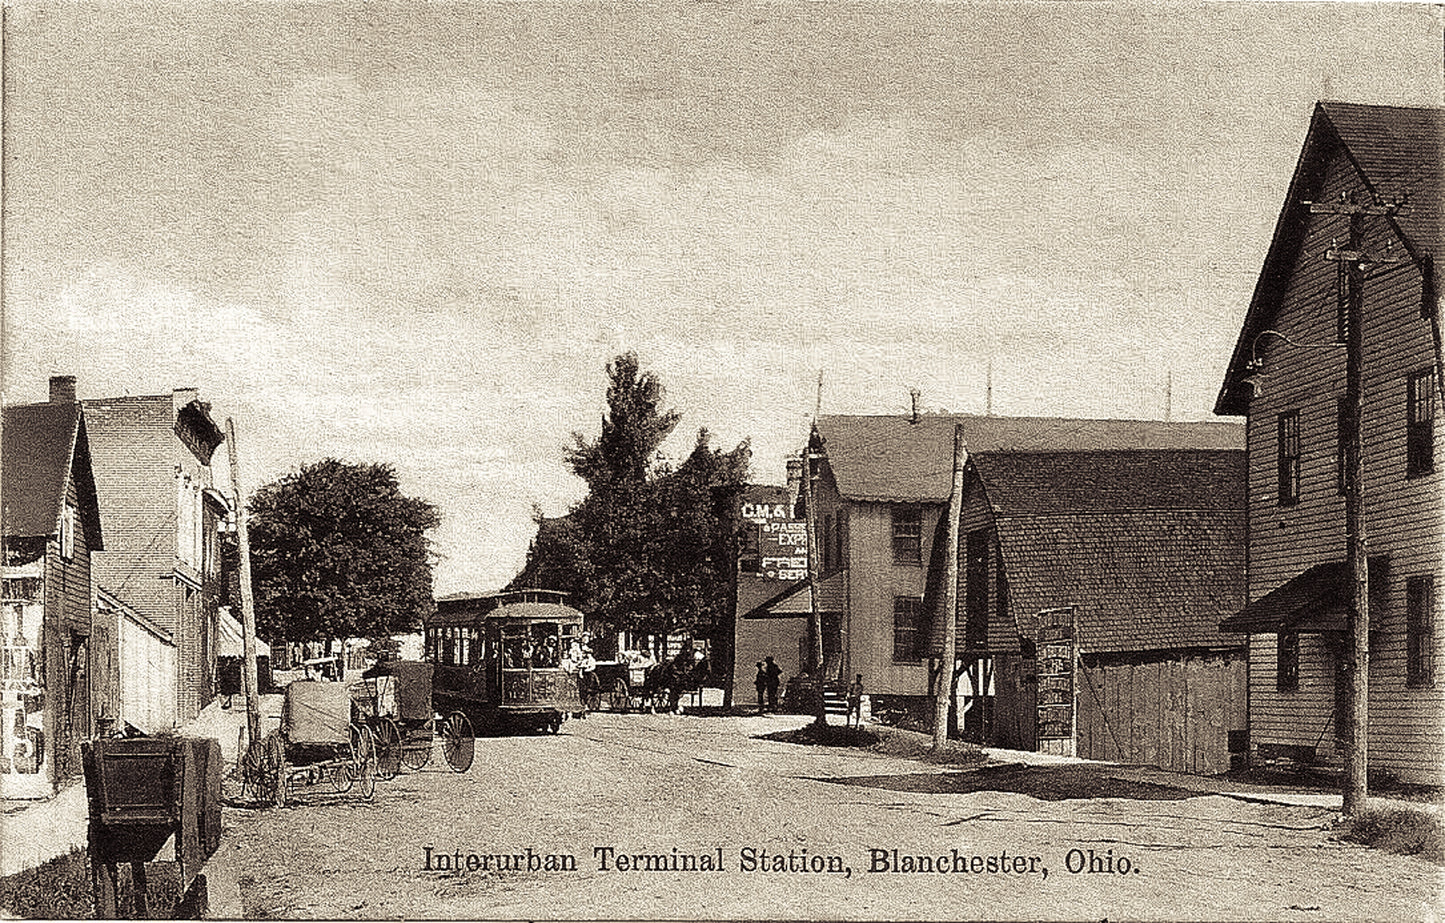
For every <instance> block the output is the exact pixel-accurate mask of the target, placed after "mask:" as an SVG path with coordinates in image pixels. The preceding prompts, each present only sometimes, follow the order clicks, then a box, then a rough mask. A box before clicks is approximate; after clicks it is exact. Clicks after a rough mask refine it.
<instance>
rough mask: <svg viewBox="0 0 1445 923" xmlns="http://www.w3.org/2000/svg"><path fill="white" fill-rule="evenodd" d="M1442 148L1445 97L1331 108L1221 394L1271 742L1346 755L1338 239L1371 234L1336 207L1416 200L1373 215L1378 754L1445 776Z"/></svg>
mask: <svg viewBox="0 0 1445 923" xmlns="http://www.w3.org/2000/svg"><path fill="white" fill-rule="evenodd" d="M1442 161H1445V110H1441V109H1438V108H1399V107H1389V106H1364V105H1356V104H1351V103H1340V102H1321V103H1319V104H1318V105H1317V106H1316V107H1315V110H1314V113H1313V116H1312V118H1311V119H1310V125H1309V130H1308V133H1307V134H1306V136H1305V141H1304V148H1303V150H1302V152H1301V153H1300V157H1299V162H1298V165H1297V166H1296V167H1295V172H1294V176H1293V178H1292V180H1291V181H1290V185H1289V189H1288V191H1287V192H1286V194H1285V200H1284V206H1283V208H1282V210H1281V212H1280V216H1279V220H1278V223H1277V224H1276V226H1275V232H1274V238H1273V240H1272V242H1271V244H1270V247H1269V251H1268V253H1266V255H1265V258H1264V265H1263V268H1262V270H1261V272H1260V275H1259V280H1258V282H1257V284H1256V286H1255V291H1254V296H1253V299H1252V301H1251V302H1250V305H1249V309H1248V312H1247V313H1246V315H1245V319H1244V326H1243V329H1242V330H1241V331H1240V335H1239V340H1238V342H1237V343H1236V345H1235V348H1234V353H1233V356H1232V358H1231V359H1230V363H1229V369H1228V372H1227V374H1226V377H1225V380H1224V385H1223V387H1222V388H1221V390H1220V393H1219V399H1218V402H1217V403H1216V405H1215V412H1216V413H1218V414H1221V415H1225V416H1240V417H1244V418H1245V419H1246V421H1247V424H1246V425H1247V429H1248V434H1249V459H1250V463H1249V489H1248V493H1249V604H1248V605H1247V606H1246V607H1244V608H1243V609H1242V610H1241V611H1240V612H1239V613H1237V614H1236V615H1234V616H1232V617H1231V618H1229V619H1227V620H1226V621H1225V622H1224V626H1223V627H1224V628H1226V629H1228V630H1232V631H1236V632H1239V633H1241V634H1242V635H1247V636H1248V639H1249V724H1250V744H1251V747H1252V753H1253V755H1254V756H1255V757H1257V758H1269V757H1271V756H1279V757H1288V758H1292V759H1295V760H1304V761H1319V762H1322V763H1332V762H1338V761H1339V760H1340V759H1342V756H1343V753H1342V747H1341V745H1340V743H1339V742H1338V741H1337V739H1336V738H1337V734H1339V733H1340V724H1341V722H1340V720H1339V719H1340V716H1341V715H1342V713H1343V710H1344V706H1345V703H1346V697H1347V695H1348V684H1347V682H1345V681H1344V671H1343V670H1342V669H1340V664H1341V659H1342V656H1343V655H1344V654H1345V645H1346V643H1347V641H1346V639H1347V626H1348V620H1349V611H1350V605H1351V603H1350V593H1349V591H1348V589H1347V586H1346V584H1347V574H1346V563H1345V562H1346V546H1345V491H1346V486H1347V485H1346V481H1345V464H1344V446H1345V444H1346V439H1347V438H1348V434H1349V433H1350V432H1351V429H1350V428H1349V427H1348V425H1347V424H1348V418H1347V417H1346V416H1345V413H1344V410H1345V408H1344V397H1345V389H1346V377H1345V373H1346V353H1345V350H1344V349H1343V348H1342V346H1341V345H1340V344H1342V343H1344V342H1345V339H1346V336H1345V335H1346V333H1347V330H1346V324H1347V311H1346V307H1345V305H1346V295H1345V292H1346V291H1347V279H1346V273H1347V269H1346V268H1345V267H1344V265H1343V264H1342V263H1341V262H1340V261H1338V260H1337V259H1331V258H1330V257H1331V256H1338V251H1339V250H1340V249H1353V241H1352V240H1351V236H1352V235H1351V230H1350V219H1349V218H1348V217H1343V216H1341V215H1338V214H1333V213H1331V212H1332V211H1338V209H1326V208H1322V207H1320V206H1322V205H1325V204H1328V203H1341V202H1346V203H1347V202H1350V201H1351V200H1353V201H1354V202H1356V203H1359V204H1364V205H1373V206H1376V207H1375V208H1374V209H1373V210H1374V211H1381V210H1382V209H1380V208H1379V207H1378V206H1379V204H1380V203H1394V202H1403V207H1402V208H1400V209H1399V211H1398V212H1397V213H1396V214H1394V215H1383V214H1372V215H1365V216H1363V217H1362V219H1361V221H1362V227H1361V229H1360V230H1361V237H1362V239H1361V240H1360V243H1361V244H1362V246H1361V247H1360V249H1361V250H1362V251H1363V262H1364V265H1365V271H1364V281H1363V286H1362V295H1361V298H1362V305H1363V324H1362V325H1361V330H1360V336H1361V339H1362V341H1363V350H1362V353H1361V362H1360V369H1361V375H1360V388H1361V392H1362V395H1363V396H1362V408H1363V413H1362V420H1361V426H1360V430H1359V432H1360V438H1361V443H1362V447H1363V451H1362V460H1363V467H1364V481H1363V484H1362V494H1361V496H1362V508H1363V520H1364V533H1365V537H1366V542H1367V556H1366V560H1367V563H1368V567H1367V571H1368V594H1367V597H1368V598H1367V602H1368V611H1369V638H1368V640H1369V657H1368V660H1367V675H1368V688H1369V715H1368V748H1369V762H1370V767H1371V769H1373V770H1384V771H1385V772H1387V773H1390V774H1392V775H1394V776H1396V777H1397V778H1399V779H1401V780H1405V781H1410V782H1420V783H1428V784H1435V785H1438V784H1440V783H1441V781H1442V776H1445V675H1442V668H1445V660H1442V649H1445V648H1442V643H1441V630H1440V624H1441V622H1440V617H1441V606H1442V598H1441V597H1442V586H1441V575H1442V570H1445V509H1442V505H1441V501H1442V495H1441V474H1440V472H1441V468H1442V466H1445V452H1442V439H1445V432H1442V428H1441V427H1438V426H1436V423H1435V419H1436V415H1437V413H1438V408H1439V406H1440V395H1441V385H1442V366H1441V336H1440V321H1439V318H1440V292H1441V279H1440V273H1441V268H1440V264H1439V262H1438V261H1439V259H1440V255H1441V249H1442V244H1445V231H1442V228H1445V214H1442V212H1445V162H1442ZM1311 203H1316V207H1315V208H1313V209H1312V208H1311ZM1332 251H1334V252H1333V253H1332Z"/></svg>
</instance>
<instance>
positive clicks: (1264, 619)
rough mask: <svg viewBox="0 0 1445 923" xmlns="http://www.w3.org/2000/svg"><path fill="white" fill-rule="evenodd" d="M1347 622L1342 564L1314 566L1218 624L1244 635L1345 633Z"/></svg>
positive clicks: (1345, 574)
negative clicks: (1305, 632)
mask: <svg viewBox="0 0 1445 923" xmlns="http://www.w3.org/2000/svg"><path fill="white" fill-rule="evenodd" d="M1348 621H1349V572H1348V570H1347V569H1346V567H1345V562H1343V561H1330V562H1328V563H1326V564H1316V565H1315V566H1314V567H1311V568H1310V569H1309V570H1306V571H1304V572H1303V573H1300V574H1296V575H1295V576H1294V577H1291V578H1290V579H1289V580H1286V581H1285V582H1284V583H1283V584H1281V585H1280V586H1277V587H1275V588H1274V589H1273V590H1270V591H1269V592H1268V593H1266V594H1264V595H1263V596H1261V597H1260V598H1259V599H1256V600H1255V601H1254V602H1252V603H1250V604H1249V605H1247V606H1245V607H1244V608H1243V609H1241V610H1239V611H1238V612H1236V613H1235V614H1234V615H1231V616H1230V617H1229V618H1227V619H1225V620H1224V621H1222V622H1220V623H1219V630H1220V631H1232V632H1239V633H1243V634H1256V633H1268V634H1276V633H1278V632H1281V631H1344V630H1345V626H1346V624H1347V623H1348Z"/></svg>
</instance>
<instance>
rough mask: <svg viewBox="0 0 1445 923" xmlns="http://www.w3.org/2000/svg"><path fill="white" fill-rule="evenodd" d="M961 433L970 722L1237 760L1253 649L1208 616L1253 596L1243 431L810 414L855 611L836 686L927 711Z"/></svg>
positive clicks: (821, 490) (1061, 748)
mask: <svg viewBox="0 0 1445 923" xmlns="http://www.w3.org/2000/svg"><path fill="white" fill-rule="evenodd" d="M956 425H961V426H962V429H963V436H964V447H965V450H966V462H965V469H964V493H963V497H962V502H961V507H960V521H959V546H958V592H957V600H958V613H957V623H956V627H957V632H956V636H957V642H956V643H957V647H956V652H957V654H956V656H957V659H956V661H955V664H954V669H955V670H956V671H958V672H959V673H961V675H960V677H959V682H960V690H961V693H962V694H961V696H960V698H961V700H962V701H961V702H960V704H959V708H958V711H960V712H962V714H961V715H960V716H959V724H960V726H961V728H962V731H963V736H965V737H969V738H971V739H974V740H978V741H981V742H986V743H992V744H995V745H999V746H1008V747H1014V748H1020V749H1029V750H1032V749H1041V750H1046V751H1052V752H1058V753H1064V754H1077V755H1080V756H1088V757H1093V758H1100V759H1117V760H1125V761H1131V762H1149V763H1155V764H1158V765H1162V766H1168V767H1170V768H1177V769H1187V770H1191V771H1216V770H1222V769H1225V768H1228V764H1229V750H1230V748H1229V742H1230V739H1229V732H1230V731H1236V732H1239V731H1242V730H1243V729H1244V723H1245V702H1244V661H1243V657H1242V655H1241V650H1240V649H1241V648H1242V645H1241V644H1240V642H1239V640H1238V639H1237V638H1233V637H1231V636H1229V635H1227V634H1222V633H1221V632H1220V631H1219V628H1218V622H1219V619H1220V618H1222V617H1223V616H1224V615H1226V614H1227V613H1229V612H1231V611H1233V610H1234V608H1235V607H1236V606H1238V605H1239V604H1241V603H1242V601H1243V579H1244V560H1243V551H1244V535H1243V531H1244V530H1243V525H1244V502H1243V476H1244V467H1245V459H1244V433H1243V428H1242V427H1239V426H1235V425H1221V424H1218V423H1166V422H1160V421H1133V420H1068V419H1054V418H1029V417H993V416H973V415H934V414H926V415H922V416H917V415H915V416H914V417H913V418H912V419H910V418H907V417H887V416H831V417H822V418H820V419H819V420H818V422H817V424H816V425H815V427H814V431H813V435H812V442H811V451H812V453H813V454H814V456H815V457H817V459H818V462H817V467H816V472H815V476H816V479H815V483H816V490H815V492H814V493H815V496H816V497H817V500H816V503H817V507H818V509H817V511H816V516H817V522H819V523H820V524H821V525H820V528H819V533H820V540H819V547H820V555H821V557H822V558H823V560H824V561H825V562H827V563H825V566H824V570H825V571H836V573H837V574H838V579H840V582H841V584H842V587H841V589H840V590H839V591H837V592H835V594H834V595H835V596H836V597H837V598H840V599H841V600H842V601H843V610H844V611H843V614H842V618H841V619H840V621H839V626H840V634H841V637H840V638H839V639H838V641H837V642H835V645H834V646H836V647H837V648H839V649H840V650H841V651H842V658H841V663H840V664H839V665H838V668H837V669H836V670H835V671H834V673H833V674H830V675H829V676H828V678H829V679H830V680H834V681H837V680H839V679H841V677H843V676H851V675H853V674H855V673H862V674H864V676H865V684H866V686H867V688H868V689H869V690H870V692H871V694H872V699H873V705H874V712H875V714H884V715H886V714H889V713H894V714H905V715H911V716H912V718H913V719H914V720H915V721H919V722H920V723H925V722H927V721H929V720H930V716H931V714H932V708H933V706H932V702H931V698H930V697H931V696H932V695H933V690H934V689H935V688H936V686H935V683H936V682H937V681H938V675H939V673H940V672H941V671H939V670H938V659H939V653H940V650H941V648H940V644H941V631H942V626H943V622H942V620H941V617H940V613H941V596H942V595H943V594H942V589H943V586H944V584H943V581H944V575H945V573H946V563H947V562H946V557H947V555H946V549H945V542H946V535H947V525H948V523H947V516H946V513H947V509H948V501H949V494H950V492H951V488H952V467H953V437H954V428H955V426H956ZM826 627H827V626H826V625H825V629H826ZM825 640H826V639H825Z"/></svg>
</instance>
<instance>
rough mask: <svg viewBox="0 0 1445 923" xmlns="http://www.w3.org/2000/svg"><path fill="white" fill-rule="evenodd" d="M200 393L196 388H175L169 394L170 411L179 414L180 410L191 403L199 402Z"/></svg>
mask: <svg viewBox="0 0 1445 923" xmlns="http://www.w3.org/2000/svg"><path fill="white" fill-rule="evenodd" d="M200 397H201V392H200V391H199V390H197V389H196V388H177V389H176V390H175V391H174V392H173V393H172V394H171V411H172V412H173V413H180V412H181V408H182V407H184V406H186V405H187V404H189V403H190V402H191V401H195V400H200Z"/></svg>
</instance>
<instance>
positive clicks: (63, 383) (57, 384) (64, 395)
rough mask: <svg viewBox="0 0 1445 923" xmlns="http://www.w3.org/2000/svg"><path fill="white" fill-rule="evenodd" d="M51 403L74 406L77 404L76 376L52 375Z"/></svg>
mask: <svg viewBox="0 0 1445 923" xmlns="http://www.w3.org/2000/svg"><path fill="white" fill-rule="evenodd" d="M50 403H52V404H74V403H75V376H74V375H51V376H50Z"/></svg>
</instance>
